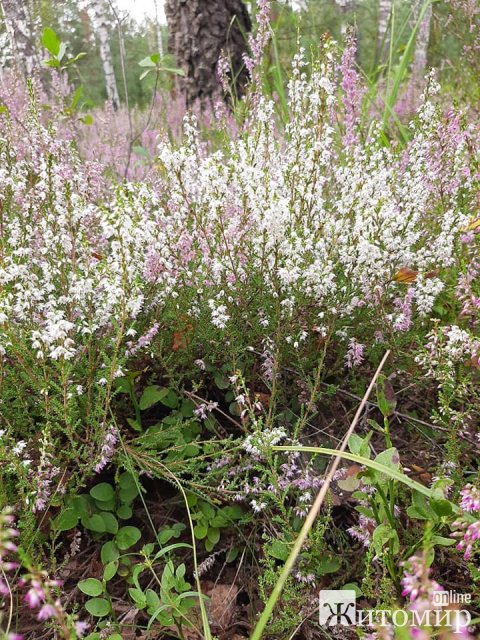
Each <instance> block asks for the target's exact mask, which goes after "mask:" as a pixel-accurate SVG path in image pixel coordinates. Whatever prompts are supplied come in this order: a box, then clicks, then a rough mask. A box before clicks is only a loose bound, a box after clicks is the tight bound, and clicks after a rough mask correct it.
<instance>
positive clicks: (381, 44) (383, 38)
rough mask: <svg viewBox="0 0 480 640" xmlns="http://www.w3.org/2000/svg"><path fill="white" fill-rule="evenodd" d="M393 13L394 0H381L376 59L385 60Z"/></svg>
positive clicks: (379, 3) (380, 61) (379, 4)
mask: <svg viewBox="0 0 480 640" xmlns="http://www.w3.org/2000/svg"><path fill="white" fill-rule="evenodd" d="M391 13H392V0H379V2H378V22H377V50H376V61H377V62H379V63H382V62H383V61H384V52H385V50H386V49H387V48H388V40H389V38H388V36H387V33H388V25H389V22H390V16H391Z"/></svg>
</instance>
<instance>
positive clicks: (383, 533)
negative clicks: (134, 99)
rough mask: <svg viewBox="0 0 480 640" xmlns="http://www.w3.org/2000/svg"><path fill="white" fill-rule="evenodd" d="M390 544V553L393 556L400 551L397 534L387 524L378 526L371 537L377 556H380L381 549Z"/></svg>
mask: <svg viewBox="0 0 480 640" xmlns="http://www.w3.org/2000/svg"><path fill="white" fill-rule="evenodd" d="M390 542H392V552H393V553H394V554H396V553H398V552H399V551H400V541H399V539H398V534H397V532H396V531H395V530H394V529H392V528H391V526H390V525H388V524H380V525H378V527H377V528H376V529H375V531H374V532H373V535H372V544H373V548H374V549H375V551H376V553H377V555H379V556H381V555H382V553H383V547H384V546H385V545H386V544H389V543H390Z"/></svg>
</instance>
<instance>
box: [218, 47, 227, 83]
mask: <svg viewBox="0 0 480 640" xmlns="http://www.w3.org/2000/svg"><path fill="white" fill-rule="evenodd" d="M217 77H218V79H219V80H220V84H221V85H222V89H223V90H224V92H225V93H228V91H229V88H230V87H229V78H230V63H229V62H228V59H227V58H226V56H225V53H224V51H223V50H222V51H221V53H220V57H219V58H218V62H217Z"/></svg>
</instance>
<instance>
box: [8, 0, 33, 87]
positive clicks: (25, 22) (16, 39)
mask: <svg viewBox="0 0 480 640" xmlns="http://www.w3.org/2000/svg"><path fill="white" fill-rule="evenodd" d="M1 6H2V12H3V15H4V18H5V27H6V30H7V33H8V39H9V42H10V46H11V49H12V55H13V62H14V64H15V65H16V66H17V68H19V69H20V71H21V72H22V73H23V75H25V76H26V77H30V76H32V75H33V73H34V71H35V70H38V69H39V68H40V60H39V57H38V53H37V50H36V48H35V37H34V29H33V22H32V20H31V19H30V15H29V12H28V6H27V3H26V2H25V1H24V0H1Z"/></svg>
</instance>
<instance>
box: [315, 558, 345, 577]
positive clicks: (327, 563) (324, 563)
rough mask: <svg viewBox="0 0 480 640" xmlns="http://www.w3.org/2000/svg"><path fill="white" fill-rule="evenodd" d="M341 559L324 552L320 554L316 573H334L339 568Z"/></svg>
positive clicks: (321, 574) (320, 574)
mask: <svg viewBox="0 0 480 640" xmlns="http://www.w3.org/2000/svg"><path fill="white" fill-rule="evenodd" d="M341 565H342V561H341V560H340V558H339V557H338V556H333V555H329V554H325V555H323V556H322V558H321V560H320V563H319V565H318V568H317V575H319V576H324V575H327V574H328V573H335V572H336V571H338V570H339V569H340V567H341Z"/></svg>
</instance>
